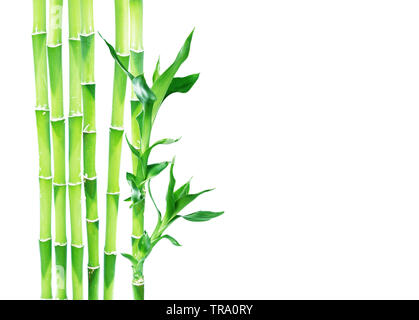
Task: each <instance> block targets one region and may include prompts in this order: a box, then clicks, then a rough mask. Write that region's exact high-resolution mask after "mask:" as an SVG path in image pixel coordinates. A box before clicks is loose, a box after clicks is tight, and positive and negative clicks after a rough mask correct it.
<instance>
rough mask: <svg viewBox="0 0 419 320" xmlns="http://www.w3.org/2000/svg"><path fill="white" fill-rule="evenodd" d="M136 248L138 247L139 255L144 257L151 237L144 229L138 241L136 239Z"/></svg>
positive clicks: (147, 253)
mask: <svg viewBox="0 0 419 320" xmlns="http://www.w3.org/2000/svg"><path fill="white" fill-rule="evenodd" d="M138 248H139V249H140V253H141V257H142V258H144V259H145V258H146V257H147V256H148V255H149V253H150V250H151V239H150V237H149V235H148V233H147V231H144V233H143V235H142V236H141V238H140V241H138Z"/></svg>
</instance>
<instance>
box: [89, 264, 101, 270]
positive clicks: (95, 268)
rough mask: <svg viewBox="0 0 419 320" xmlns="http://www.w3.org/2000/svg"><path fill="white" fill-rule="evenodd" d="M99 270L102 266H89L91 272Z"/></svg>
mask: <svg viewBox="0 0 419 320" xmlns="http://www.w3.org/2000/svg"><path fill="white" fill-rule="evenodd" d="M99 268H100V265H99V266H95V267H91V266H87V269H89V270H97V269H99Z"/></svg>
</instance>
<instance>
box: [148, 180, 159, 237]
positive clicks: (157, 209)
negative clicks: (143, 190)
mask: <svg viewBox="0 0 419 320" xmlns="http://www.w3.org/2000/svg"><path fill="white" fill-rule="evenodd" d="M148 194H149V195H150V199H151V202H153V205H154V208H156V211H157V214H158V221H157V224H158V227H160V223H161V211H160V210H159V207H158V206H157V204H156V201H154V197H153V194H152V193H151V181H150V180H149V181H148ZM158 227H157V229H158Z"/></svg>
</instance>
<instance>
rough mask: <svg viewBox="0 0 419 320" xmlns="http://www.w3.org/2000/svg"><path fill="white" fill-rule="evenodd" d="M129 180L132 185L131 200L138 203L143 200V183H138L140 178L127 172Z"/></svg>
mask: <svg viewBox="0 0 419 320" xmlns="http://www.w3.org/2000/svg"><path fill="white" fill-rule="evenodd" d="M126 178H127V181H128V183H129V185H130V186H131V192H132V193H131V200H132V202H133V203H138V202H139V201H141V200H143V195H142V193H141V185H139V184H138V179H137V177H136V176H134V175H133V174H132V173H129V172H127V175H126Z"/></svg>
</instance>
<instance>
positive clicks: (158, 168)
mask: <svg viewBox="0 0 419 320" xmlns="http://www.w3.org/2000/svg"><path fill="white" fill-rule="evenodd" d="M168 165H169V162H168V161H164V162H160V163H153V164H150V165H148V166H147V179H151V178H153V177H155V176H157V175H159V174H160V173H161V172H162V171H163V170H164V169H166V168H167V166H168Z"/></svg>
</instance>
